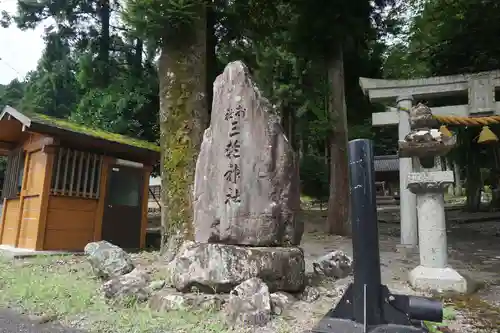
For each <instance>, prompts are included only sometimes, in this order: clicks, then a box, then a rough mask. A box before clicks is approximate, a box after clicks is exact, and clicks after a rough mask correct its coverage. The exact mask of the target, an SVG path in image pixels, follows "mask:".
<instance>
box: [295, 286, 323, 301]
mask: <svg viewBox="0 0 500 333" xmlns="http://www.w3.org/2000/svg"><path fill="white" fill-rule="evenodd" d="M319 296H320V294H319V290H318V289H317V288H314V287H311V286H306V287H305V289H304V291H302V293H300V295H299V299H300V300H301V301H304V302H307V303H312V302H314V301H316V300H317V299H318V298H319Z"/></svg>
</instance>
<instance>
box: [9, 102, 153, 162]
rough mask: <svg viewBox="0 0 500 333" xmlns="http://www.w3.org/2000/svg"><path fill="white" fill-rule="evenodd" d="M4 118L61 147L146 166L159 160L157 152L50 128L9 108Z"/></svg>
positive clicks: (48, 125) (58, 128)
mask: <svg viewBox="0 0 500 333" xmlns="http://www.w3.org/2000/svg"><path fill="white" fill-rule="evenodd" d="M5 117H7V118H14V119H16V120H18V121H19V122H20V123H21V124H22V126H23V131H29V132H33V133H39V134H45V135H50V136H53V137H56V138H57V139H58V141H59V142H60V143H61V144H63V145H67V146H71V147H74V148H80V149H91V150H92V151H93V152H95V153H100V154H103V155H108V156H112V157H117V158H123V159H127V160H132V161H137V162H141V163H145V164H148V165H154V164H156V163H157V162H158V161H159V160H160V152H159V151H155V150H152V149H147V148H142V147H137V146H133V145H129V144H125V143H121V142H116V141H111V140H106V139H104V138H99V137H95V136H92V135H88V134H84V133H80V132H74V131H71V130H68V129H65V128H60V127H58V126H52V125H50V124H47V123H45V122H41V121H38V120H37V119H34V118H30V117H29V116H26V115H24V114H22V113H21V112H19V111H17V110H16V109H14V108H12V107H10V106H6V107H5V108H4V109H3V111H2V113H0V121H1V120H2V119H4V118H5ZM7 147H10V146H5V149H7ZM1 151H2V144H1V143H0V153H1Z"/></svg>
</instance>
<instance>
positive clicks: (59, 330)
mask: <svg viewBox="0 0 500 333" xmlns="http://www.w3.org/2000/svg"><path fill="white" fill-rule="evenodd" d="M0 333H85V331H81V330H77V329H70V328H63V327H61V326H58V325H55V324H52V323H47V324H39V323H37V322H36V321H34V320H32V319H31V318H29V317H28V316H25V315H20V314H18V313H16V312H14V311H12V310H6V309H0Z"/></svg>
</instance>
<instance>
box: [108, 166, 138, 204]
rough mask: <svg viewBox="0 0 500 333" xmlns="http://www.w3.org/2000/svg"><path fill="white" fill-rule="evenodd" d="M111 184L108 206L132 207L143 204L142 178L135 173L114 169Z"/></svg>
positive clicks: (124, 169)
mask: <svg viewBox="0 0 500 333" xmlns="http://www.w3.org/2000/svg"><path fill="white" fill-rule="evenodd" d="M109 182H110V184H109V193H108V204H110V205H117V206H131V207H137V206H139V205H140V204H141V202H140V201H141V192H140V191H141V178H140V177H139V176H138V175H137V174H136V173H135V172H130V170H127V169H126V168H120V167H113V168H112V169H111V174H110V179H109Z"/></svg>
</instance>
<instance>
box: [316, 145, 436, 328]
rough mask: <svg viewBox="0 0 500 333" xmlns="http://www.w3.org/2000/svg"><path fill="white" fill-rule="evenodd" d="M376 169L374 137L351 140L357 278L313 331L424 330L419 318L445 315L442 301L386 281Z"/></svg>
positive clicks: (430, 318) (350, 153)
mask: <svg viewBox="0 0 500 333" xmlns="http://www.w3.org/2000/svg"><path fill="white" fill-rule="evenodd" d="M374 175H375V172H374V167H373V144H372V142H371V141H370V140H365V139H357V140H353V141H350V142H349V180H350V194H351V224H352V246H353V261H354V263H353V266H354V267H353V268H354V282H353V283H352V284H351V285H350V286H349V287H348V288H347V290H346V291H345V293H344V295H343V296H342V299H341V300H340V301H339V303H338V304H337V306H336V307H335V308H332V309H331V310H330V311H329V312H328V313H327V314H326V315H325V316H324V317H323V318H322V319H321V320H320V321H319V323H318V324H317V325H316V326H315V327H314V328H313V329H312V331H311V332H312V333H377V332H380V333H412V332H413V333H423V332H426V331H425V329H424V328H423V326H422V325H421V322H420V321H422V320H428V321H436V322H440V321H442V318H443V306H442V304H441V302H438V301H435V300H432V299H429V298H424V297H414V296H407V295H396V294H392V293H391V292H390V291H389V289H388V288H387V287H386V286H385V285H382V284H381V272H380V253H379V239H378V222H377V207H376V201H375V176H374ZM415 321H417V323H418V324H417V326H415V325H414V322H415Z"/></svg>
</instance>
